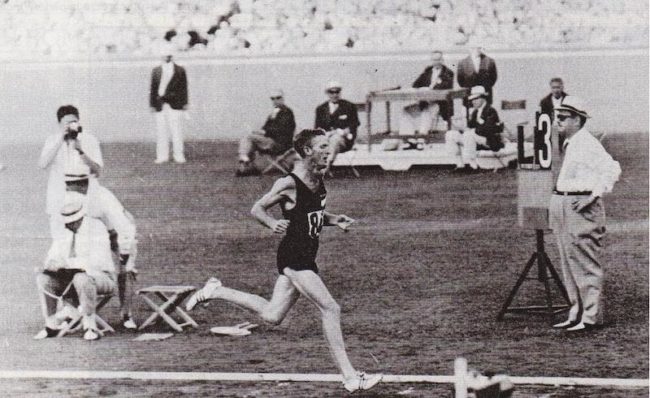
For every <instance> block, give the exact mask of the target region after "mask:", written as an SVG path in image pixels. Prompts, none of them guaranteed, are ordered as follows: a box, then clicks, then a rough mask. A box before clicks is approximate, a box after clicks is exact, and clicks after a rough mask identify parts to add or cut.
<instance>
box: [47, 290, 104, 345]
mask: <svg viewBox="0 0 650 398" xmlns="http://www.w3.org/2000/svg"><path fill="white" fill-rule="evenodd" d="M71 283H72V282H71ZM112 297H113V294H103V295H98V296H97V308H95V323H96V324H97V331H98V332H99V334H100V335H101V336H103V335H104V334H105V333H108V332H110V333H115V329H113V328H112V327H111V325H109V324H108V322H106V321H105V320H104V319H102V317H101V316H99V310H101V309H102V308H103V307H104V306H105V305H106V304H108V302H109V301H111V298H112ZM63 305H70V304H69V303H67V304H66V303H64V304H63ZM81 318H82V315H81V312H79V311H76V310H75V313H74V316H72V317H71V319H70V320H69V321H68V322H67V323H66V324H64V326H63V327H62V328H61V330H60V331H59V333H58V334H57V335H56V337H63V336H65V335H66V334H70V333H74V332H76V331H78V330H79V329H81Z"/></svg>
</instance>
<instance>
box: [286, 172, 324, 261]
mask: <svg viewBox="0 0 650 398" xmlns="http://www.w3.org/2000/svg"><path fill="white" fill-rule="evenodd" d="M289 176H291V178H293V179H294V181H295V182H296V204H295V206H294V207H293V209H290V210H285V209H282V215H283V217H284V218H285V219H287V220H289V228H287V233H286V235H285V236H284V238H283V239H282V242H280V247H279V248H278V272H279V273H280V274H284V273H283V270H284V269H285V268H287V267H289V268H291V269H293V270H296V271H304V270H310V271H314V272H315V273H318V267H317V266H316V253H318V236H319V235H320V231H321V229H322V228H323V221H324V215H323V213H324V211H325V196H326V195H327V191H326V190H325V185H324V184H323V180H322V179H321V180H320V183H319V185H318V189H317V190H316V192H313V191H312V190H311V189H309V188H308V187H307V185H305V183H304V182H302V180H301V179H300V178H298V177H297V176H296V175H295V174H293V173H290V174H289Z"/></svg>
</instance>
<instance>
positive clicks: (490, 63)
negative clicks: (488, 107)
mask: <svg viewBox="0 0 650 398" xmlns="http://www.w3.org/2000/svg"><path fill="white" fill-rule="evenodd" d="M457 74H458V84H459V85H460V86H461V87H464V88H472V87H474V86H483V88H485V91H486V92H487V102H488V104H492V87H493V86H494V83H496V81H497V65H496V63H495V62H494V60H493V59H492V58H490V57H488V56H487V55H485V54H484V53H483V49H482V48H481V47H479V46H475V47H472V48H471V49H470V51H469V55H468V56H467V57H466V58H464V59H462V60H461V61H460V63H459V64H458V73H457ZM468 104H469V101H468V100H465V106H466V107H469V106H468Z"/></svg>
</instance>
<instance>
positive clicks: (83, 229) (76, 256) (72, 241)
mask: <svg viewBox="0 0 650 398" xmlns="http://www.w3.org/2000/svg"><path fill="white" fill-rule="evenodd" d="M51 264H55V265H56V268H70V269H82V270H84V271H86V273H87V274H88V275H90V276H94V275H98V274H101V273H102V272H111V273H112V272H115V266H114V264H113V259H112V257H111V248H110V244H109V241H108V234H107V232H106V226H104V224H103V223H102V222H101V221H99V220H98V219H96V218H92V217H84V219H83V221H82V222H81V226H80V227H79V229H78V230H77V232H76V234H75V233H73V232H72V231H71V230H69V229H68V228H65V231H64V232H63V233H62V234H61V235H60V236H59V238H57V239H55V240H54V241H52V245H51V246H50V250H49V251H48V253H47V257H46V259H45V268H46V269H48V268H50V269H51V267H50V265H51Z"/></svg>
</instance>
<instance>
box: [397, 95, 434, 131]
mask: <svg viewBox="0 0 650 398" xmlns="http://www.w3.org/2000/svg"><path fill="white" fill-rule="evenodd" d="M439 113H440V106H439V105H438V104H435V103H433V104H430V105H429V106H427V107H426V108H424V109H422V110H420V106H419V104H413V105H409V106H405V107H404V108H403V109H402V114H401V116H400V119H399V134H400V135H413V134H415V131H416V130H417V131H418V133H419V134H428V133H429V131H430V130H431V128H432V127H433V119H436V118H437V117H438V114H439Z"/></svg>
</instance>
